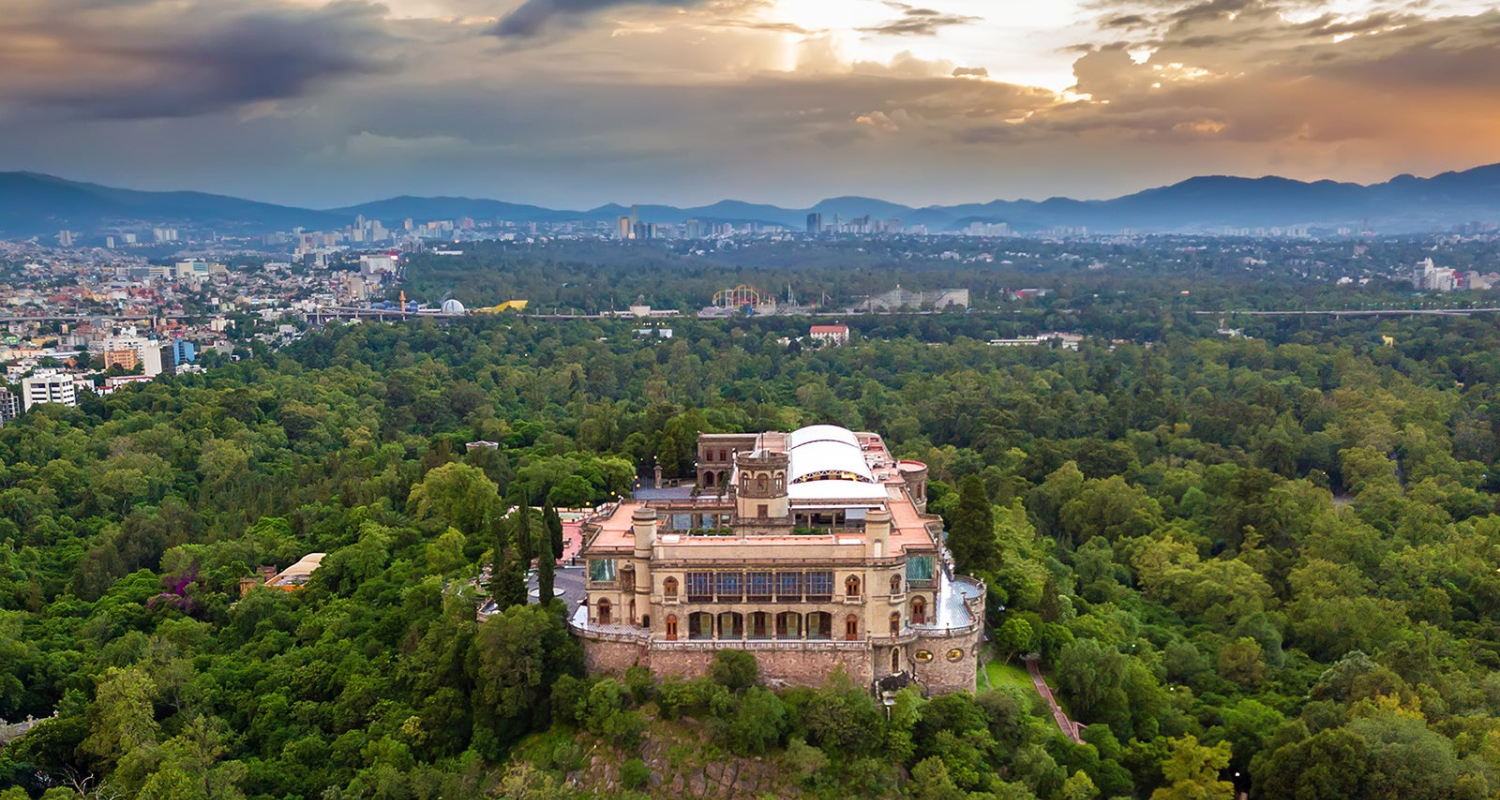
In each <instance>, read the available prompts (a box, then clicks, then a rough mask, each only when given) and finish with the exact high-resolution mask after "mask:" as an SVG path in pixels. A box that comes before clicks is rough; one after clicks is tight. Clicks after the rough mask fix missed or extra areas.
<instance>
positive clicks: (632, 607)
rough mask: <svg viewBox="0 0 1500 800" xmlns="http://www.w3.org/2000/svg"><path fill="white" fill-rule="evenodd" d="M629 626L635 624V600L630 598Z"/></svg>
mask: <svg viewBox="0 0 1500 800" xmlns="http://www.w3.org/2000/svg"><path fill="white" fill-rule="evenodd" d="M630 624H631V625H634V624H635V598H634V597H632V598H630Z"/></svg>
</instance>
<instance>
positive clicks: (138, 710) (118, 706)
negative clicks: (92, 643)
mask: <svg viewBox="0 0 1500 800" xmlns="http://www.w3.org/2000/svg"><path fill="white" fill-rule="evenodd" d="M155 695H156V683H155V682H154V681H152V680H151V677H150V676H149V675H147V674H146V672H145V671H144V670H142V669H138V668H135V667H130V668H120V667H110V668H108V669H106V670H105V671H104V675H103V677H102V679H101V681H100V683H99V688H98V692H97V695H96V697H95V698H94V704H93V706H91V708H90V719H89V728H90V730H91V733H90V734H89V736H88V737H87V738H86V739H84V740H83V742H82V743H81V745H80V747H81V748H82V749H83V750H84V751H85V752H88V753H91V754H93V755H95V756H98V757H99V758H100V759H102V760H104V761H105V762H115V761H118V760H119V759H120V758H122V757H124V756H125V755H127V754H129V753H131V752H134V751H136V750H139V749H141V748H147V747H151V746H152V745H154V744H156V740H157V736H158V735H159V732H160V728H159V727H158V725H157V723H156V714H155V711H154V709H153V708H152V701H153V700H154V698H155Z"/></svg>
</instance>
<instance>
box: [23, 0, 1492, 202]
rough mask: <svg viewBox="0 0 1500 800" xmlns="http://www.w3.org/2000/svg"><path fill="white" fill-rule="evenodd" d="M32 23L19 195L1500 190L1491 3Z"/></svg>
mask: <svg viewBox="0 0 1500 800" xmlns="http://www.w3.org/2000/svg"><path fill="white" fill-rule="evenodd" d="M12 5H13V7H12V8H10V9H8V10H7V12H6V14H5V16H4V17H0V34H5V35H6V37H7V41H8V43H9V45H8V47H7V48H6V50H5V51H4V52H0V139H3V140H4V141H6V142H7V147H6V149H5V152H4V153H3V154H0V169H25V170H34V171H40V172H50V173H54V174H62V175H67V176H69V177H76V178H80V179H84V180H93V181H99V182H104V183H114V184H123V185H130V186H135V187H140V188H148V189H169V188H170V189H176V188H192V189H199V190H204V191H211V192H216V193H224V194H233V195H238V196H245V197H251V198H255V199H260V200H267V201H272V202H278V203H287V204H293V205H300V206H315V207H316V206H335V205H341V204H345V203H352V202H359V201H362V200H367V199H369V198H371V197H379V196H390V195H397V194H416V195H467V196H480V197H495V198H500V199H505V200H509V201H514V202H528V203H537V204H542V205H549V206H553V207H574V208H591V207H594V206H598V205H601V204H603V203H607V202H613V201H619V200H621V199H622V198H629V199H631V200H639V201H640V202H643V203H646V202H652V203H657V202H659V203H670V204H675V205H688V204H701V203H711V202H714V201H716V200H720V199H723V198H725V197H737V198H742V199H747V200H755V201H760V202H769V203H776V204H780V205H784V206H800V205H810V204H811V203H813V202H815V201H817V200H819V199H821V198H823V197H825V196H829V195H845V194H849V195H865V196H874V197H886V198H889V199H892V200H897V201H900V202H903V203H908V204H911V205H917V206H920V205H928V204H955V203H962V202H968V201H981V202H982V201H988V200H992V199H996V198H1002V199H1014V198H1023V197H1026V198H1034V199H1039V198H1041V197H1045V196H1051V195H1068V196H1074V197H1080V198H1103V197H1112V196H1117V195H1121V194H1126V193H1129V192H1132V191H1136V190H1139V189H1143V188H1148V187H1151V186H1158V185H1164V184H1167V183H1170V182H1173V181H1176V180H1180V179H1182V178H1186V177H1189V176H1191V175H1199V174H1237V175H1246V176H1259V175H1264V174H1277V175H1282V176H1285V177H1290V178H1297V179H1323V178H1330V179H1335V180H1347V181H1357V182H1361V183H1369V182H1376V181H1381V180H1385V179H1387V178H1389V177H1390V176H1392V175H1395V174H1399V173H1403V172H1411V173H1416V174H1419V175H1429V174H1433V173H1436V172H1441V171H1444V170H1449V169H1464V168H1468V167H1472V166H1474V165H1477V164H1485V163H1492V162H1496V161H1500V135H1497V134H1500V95H1497V93H1496V91H1495V90H1494V89H1493V88H1491V87H1490V86H1489V85H1488V80H1487V79H1488V76H1490V75H1493V74H1497V73H1500V48H1497V43H1500V11H1497V10H1496V8H1495V5H1494V4H1492V3H1472V2H1433V3H1428V4H1424V5H1423V6H1422V7H1421V8H1420V9H1419V10H1415V11H1412V10H1406V8H1405V5H1404V4H1393V3H1379V2H1356V1H1355V0H1338V1H1337V2H1266V1H1265V0H1207V1H1206V2H1199V3H1191V2H1174V1H1173V0H1069V1H1068V2H1058V3H1049V4H1046V6H1045V7H1041V8H1038V7H1036V4H1028V3H1023V2H1012V1H1011V0H944V1H943V2H936V3H931V4H925V3H924V4H921V5H908V4H903V3H898V2H877V1H876V0H821V1H820V2H809V1H808V0H707V1H704V0H700V1H699V2H640V3H618V2H613V0H527V1H526V2H522V3H517V2H501V3H492V2H478V0H390V2H388V3H386V4H384V5H376V4H371V3H366V2H361V1H359V0H342V1H341V2H333V3H325V2H321V0H318V1H314V0H298V1H296V2H293V1H292V0H245V2H239V3H233V4H230V3H222V2H217V1H216V0H177V1H176V2H171V3H167V2H161V1H160V0H119V1H118V2H109V1H108V0H53V1H51V2H43V0H19V2H17V3H15V4H12Z"/></svg>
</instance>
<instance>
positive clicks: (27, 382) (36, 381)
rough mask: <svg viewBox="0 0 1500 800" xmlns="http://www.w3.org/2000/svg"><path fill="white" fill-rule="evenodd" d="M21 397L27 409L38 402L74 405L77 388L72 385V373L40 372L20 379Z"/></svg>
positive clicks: (75, 403) (76, 403) (76, 400)
mask: <svg viewBox="0 0 1500 800" xmlns="http://www.w3.org/2000/svg"><path fill="white" fill-rule="evenodd" d="M21 399H22V400H23V401H24V402H25V404H26V410H27V411H30V410H31V408H32V407H33V406H35V405H37V404H39V403H61V404H63V405H65V406H76V405H78V390H77V389H76V388H75V386H74V382H73V376H72V375H63V374H60V373H42V374H40V375H33V376H31V377H30V378H23V379H22V380H21Z"/></svg>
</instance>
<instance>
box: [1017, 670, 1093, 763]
mask: <svg viewBox="0 0 1500 800" xmlns="http://www.w3.org/2000/svg"><path fill="white" fill-rule="evenodd" d="M1025 661H1026V671H1027V672H1029V673H1031V682H1032V683H1033V684H1035V685H1036V693H1037V694H1039V695H1041V696H1042V699H1043V700H1046V701H1047V705H1049V706H1051V707H1052V718H1053V719H1055V720H1057V727H1059V728H1061V729H1062V732H1063V735H1064V736H1067V737H1068V738H1069V739H1072V740H1073V741H1074V742H1082V741H1083V739H1082V738H1080V737H1079V735H1078V731H1079V729H1080V728H1081V727H1082V726H1080V725H1079V724H1078V723H1076V722H1074V721H1073V720H1070V719H1068V715H1067V714H1066V713H1065V712H1064V711H1063V710H1062V706H1059V705H1058V704H1057V698H1055V697H1053V696H1052V687H1050V686H1048V685H1047V681H1046V679H1045V678H1043V677H1042V668H1041V667H1039V666H1037V660H1036V659H1035V658H1027V659H1025Z"/></svg>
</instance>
